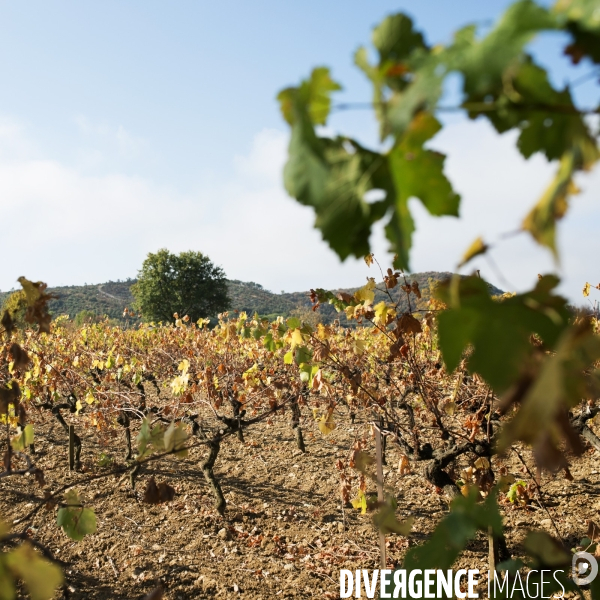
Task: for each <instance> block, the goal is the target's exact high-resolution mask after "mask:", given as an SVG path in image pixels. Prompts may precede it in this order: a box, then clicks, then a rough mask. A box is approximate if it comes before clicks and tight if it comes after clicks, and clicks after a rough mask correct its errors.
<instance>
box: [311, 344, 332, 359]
mask: <svg viewBox="0 0 600 600" xmlns="http://www.w3.org/2000/svg"><path fill="white" fill-rule="evenodd" d="M328 356H329V344H328V343H327V342H323V343H321V344H319V345H318V346H317V347H316V348H315V351H314V354H313V360H314V361H315V362H322V361H324V360H325V359H326V358H327V357H328Z"/></svg>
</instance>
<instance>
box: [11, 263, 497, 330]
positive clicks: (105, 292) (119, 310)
mask: <svg viewBox="0 0 600 600" xmlns="http://www.w3.org/2000/svg"><path fill="white" fill-rule="evenodd" d="M451 276H452V274H451V273H448V272H438V271H427V272H424V273H414V274H412V275H407V276H406V277H407V279H408V280H409V281H411V282H412V281H417V282H418V284H419V289H420V290H421V295H422V299H421V300H420V301H419V303H418V306H417V308H426V306H427V301H428V300H429V294H430V284H431V282H440V281H444V280H446V279H448V278H449V277H451ZM135 281H136V280H135V279H129V280H127V281H107V282H106V283H101V284H93V285H92V284H90V285H72V286H63V287H55V288H51V290H50V291H52V292H53V293H54V294H56V295H57V296H58V299H56V300H52V301H51V302H50V312H51V313H52V314H53V315H54V316H58V315H68V316H69V317H70V318H71V319H74V318H75V316H76V315H77V314H79V313H80V312H81V311H84V310H85V311H90V312H92V313H94V314H96V315H98V316H104V315H106V316H108V317H109V318H110V319H113V320H115V321H117V322H119V323H122V324H125V323H126V322H127V321H126V319H125V318H124V317H123V311H124V310H125V308H126V307H128V308H131V307H132V305H133V296H132V295H131V291H130V289H129V288H130V287H131V285H133V284H134V283H135ZM228 283H229V296H230V298H231V310H237V311H240V312H242V311H245V312H246V313H248V314H249V315H253V314H254V313H255V312H256V313H258V314H259V315H260V316H261V317H267V318H269V319H275V318H276V317H278V316H283V317H288V316H290V315H292V314H295V315H297V316H302V315H306V316H308V315H309V314H312V311H311V308H312V304H311V302H310V299H309V297H308V292H307V291H306V292H291V293H283V294H275V293H273V292H271V291H269V290H266V289H265V288H263V287H262V286H261V285H260V284H258V283H254V282H251V281H250V282H244V281H239V280H237V279H234V280H230V281H229V282H228ZM488 285H489V284H488ZM379 287H381V286H379ZM357 289H358V287H356V288H343V289H342V288H339V289H335V290H332V291H335V292H341V291H344V292H348V293H350V294H352V293H354V292H355V291H356V290H357ZM390 291H391V294H392V297H393V298H394V300H397V299H398V298H400V299H401V302H400V307H401V310H403V311H404V310H407V309H408V304H407V301H406V298H405V297H404V292H403V291H402V290H401V289H400V286H397V287H396V288H395V289H393V290H390ZM490 291H491V293H493V294H501V293H502V290H500V289H498V288H496V287H494V286H492V285H490ZM10 293H11V292H0V305H1V304H2V302H4V299H5V298H6V297H7V296H8V295H9V294H10ZM383 299H384V294H383V293H380V292H377V293H376V296H375V301H376V302H379V301H380V300H383ZM412 308H413V310H414V309H415V306H414V305H413V306H412ZM318 317H319V318H320V320H321V321H323V322H324V323H330V322H332V321H333V320H334V319H340V322H341V324H343V325H346V324H347V321H346V318H345V315H344V314H341V313H337V312H336V311H335V309H334V308H333V306H331V305H323V306H321V307H320V308H319V311H318ZM129 323H131V319H129Z"/></svg>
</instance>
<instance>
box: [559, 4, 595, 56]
mask: <svg viewBox="0 0 600 600" xmlns="http://www.w3.org/2000/svg"><path fill="white" fill-rule="evenodd" d="M553 10H554V13H555V14H556V15H557V17H558V18H559V19H560V20H561V21H562V25H563V27H565V29H567V31H569V32H570V33H571V35H572V38H573V42H572V43H571V44H570V45H569V46H568V47H567V49H566V53H567V54H570V55H571V57H572V59H573V62H575V63H578V62H579V61H581V59H582V58H584V57H586V56H587V57H588V58H590V59H591V60H592V61H594V62H595V63H600V12H598V2H597V0H559V1H558V2H557V3H556V5H555V6H554V9H553Z"/></svg>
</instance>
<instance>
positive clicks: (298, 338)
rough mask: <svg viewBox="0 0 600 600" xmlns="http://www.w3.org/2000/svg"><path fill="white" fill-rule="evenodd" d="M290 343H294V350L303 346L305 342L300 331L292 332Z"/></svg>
mask: <svg viewBox="0 0 600 600" xmlns="http://www.w3.org/2000/svg"><path fill="white" fill-rule="evenodd" d="M290 341H291V343H292V350H293V349H294V348H295V347H296V346H300V345H302V343H303V342H304V340H303V339H302V333H301V332H300V330H299V329H294V331H292V335H291V336H290Z"/></svg>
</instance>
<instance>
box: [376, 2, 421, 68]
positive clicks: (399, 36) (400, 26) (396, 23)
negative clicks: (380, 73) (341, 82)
mask: <svg viewBox="0 0 600 600" xmlns="http://www.w3.org/2000/svg"><path fill="white" fill-rule="evenodd" d="M373 45H374V46H375V48H377V51H378V52H379V61H380V62H381V63H384V62H387V61H390V62H394V63H397V62H401V61H404V60H406V59H407V58H408V57H409V56H410V55H411V54H412V53H413V52H414V51H415V50H416V49H421V48H425V47H426V45H425V41H424V39H423V35H422V34H421V33H420V32H418V31H415V30H414V29H413V22H412V19H411V18H410V17H408V16H407V15H404V14H402V13H398V14H395V15H390V16H389V17H386V18H385V19H384V20H383V21H382V22H381V23H380V24H379V25H378V26H377V27H375V29H373Z"/></svg>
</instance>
